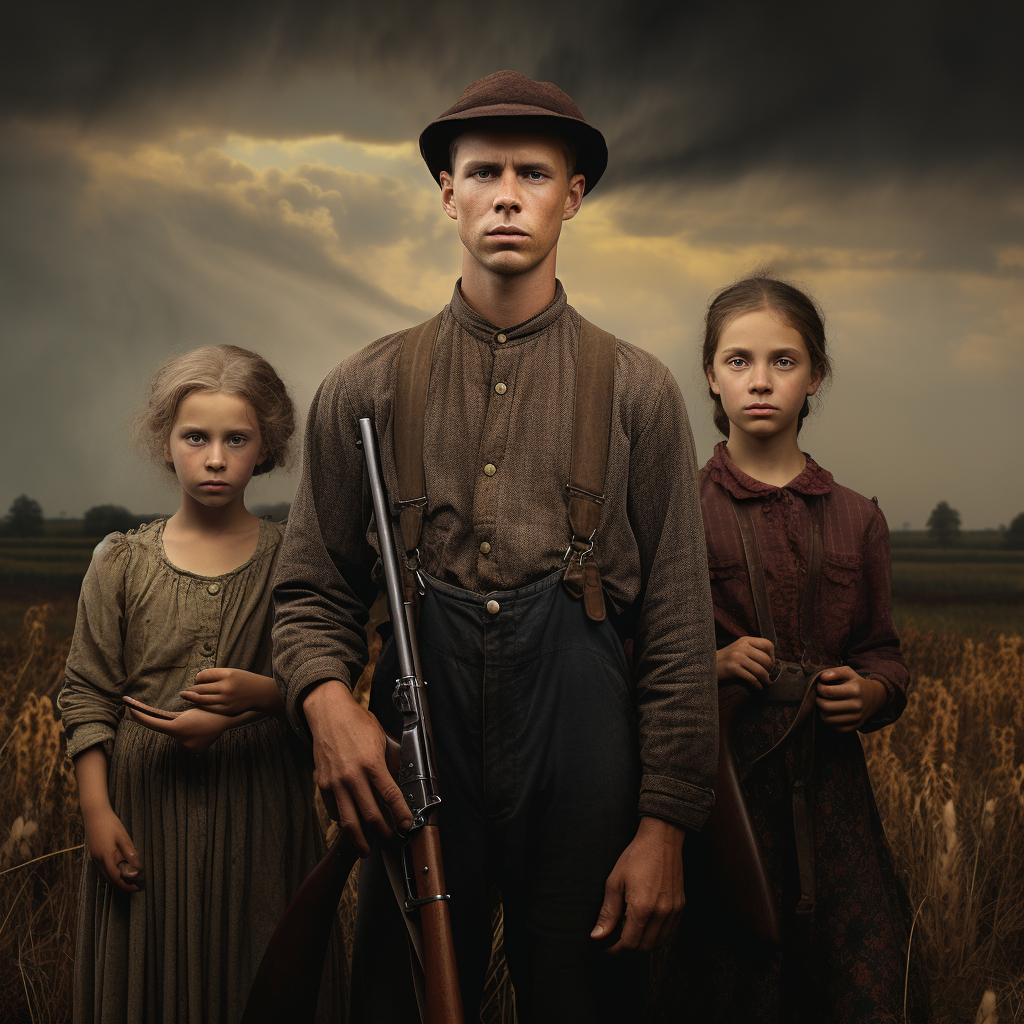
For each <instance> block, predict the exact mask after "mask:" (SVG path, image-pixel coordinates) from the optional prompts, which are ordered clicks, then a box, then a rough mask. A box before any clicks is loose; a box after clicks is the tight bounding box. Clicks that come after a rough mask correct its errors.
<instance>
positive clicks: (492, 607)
mask: <svg viewBox="0 0 1024 1024" xmlns="http://www.w3.org/2000/svg"><path fill="white" fill-rule="evenodd" d="M487 610H488V611H489V612H490V613H491V614H492V615H497V614H498V612H500V611H501V605H500V604H498V602H497V601H488V602H487Z"/></svg>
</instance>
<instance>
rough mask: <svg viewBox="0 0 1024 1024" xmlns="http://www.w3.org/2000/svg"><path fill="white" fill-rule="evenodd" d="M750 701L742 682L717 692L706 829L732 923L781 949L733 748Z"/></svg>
mask: <svg viewBox="0 0 1024 1024" xmlns="http://www.w3.org/2000/svg"><path fill="white" fill-rule="evenodd" d="M748 700H750V691H749V690H748V689H747V687H746V686H743V685H742V684H740V683H736V684H729V685H726V686H721V687H719V689H718V722H719V736H718V781H717V782H716V784H715V806H714V808H713V809H712V811H711V815H710V817H709V818H708V823H707V826H706V830H707V833H708V842H709V845H710V847H711V853H712V864H713V870H714V871H715V873H716V874H717V876H718V877H717V879H716V884H717V886H718V888H719V896H720V899H721V901H722V902H723V903H724V904H725V906H726V908H727V909H728V911H729V913H730V915H731V916H732V918H733V920H734V921H735V923H736V924H738V925H739V926H740V927H741V928H742V929H743V930H744V931H745V932H747V933H748V934H751V935H753V936H756V937H757V938H758V939H762V940H764V941H765V942H768V943H771V944H772V945H780V944H781V942H782V927H781V924H780V921H779V909H778V907H777V906H776V903H775V894H774V892H773V889H772V882H771V878H770V877H769V875H768V866H767V864H765V859H764V852H763V851H762V849H761V842H760V840H759V839H758V837H757V832H756V831H755V830H754V824H753V822H752V821H751V818H750V811H749V809H748V808H747V802H746V796H745V794H744V792H743V782H742V779H741V778H740V769H739V764H738V762H737V760H736V752H735V750H734V748H733V740H732V730H733V725H734V723H735V721H736V718H737V716H738V715H739V713H740V711H741V709H742V708H743V706H744V705H745V704H746V703H747V701H748Z"/></svg>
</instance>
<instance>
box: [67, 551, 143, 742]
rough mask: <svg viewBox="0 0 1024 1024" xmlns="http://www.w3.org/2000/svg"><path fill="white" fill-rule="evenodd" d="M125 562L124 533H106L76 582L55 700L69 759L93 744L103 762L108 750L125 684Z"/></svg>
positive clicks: (129, 555) (115, 726) (116, 723)
mask: <svg viewBox="0 0 1024 1024" xmlns="http://www.w3.org/2000/svg"><path fill="white" fill-rule="evenodd" d="M130 560H131V547H130V545H129V544H128V543H127V542H126V538H125V536H124V534H123V533H112V534H110V535H109V536H108V537H106V538H104V539H103V541H101V542H100V544H98V545H97V547H96V550H95V551H94V552H93V556H92V561H91V562H90V563H89V569H88V571H87V572H86V574H85V579H84V580H83V581H82V592H81V595H80V597H79V599H78V616H77V618H76V619H75V634H74V638H73V640H72V641H71V650H70V652H69V654H68V660H67V665H66V667H65V670H64V686H63V687H62V689H61V691H60V694H59V695H58V697H57V706H58V708H60V713H61V720H62V722H63V723H64V733H65V736H66V737H67V745H68V756H69V757H77V756H78V755H79V754H80V753H82V751H83V750H87V749H88V748H89V747H92V746H95V745H96V744H98V743H99V744H102V745H103V749H104V750H105V751H106V754H107V757H108V758H109V756H110V752H111V749H112V748H113V742H114V733H115V732H116V731H117V726H118V723H119V722H120V720H121V714H122V704H121V694H122V693H123V692H124V687H125V683H126V681H127V679H126V671H125V661H124V625H125V574H126V572H127V569H128V564H129V562H130Z"/></svg>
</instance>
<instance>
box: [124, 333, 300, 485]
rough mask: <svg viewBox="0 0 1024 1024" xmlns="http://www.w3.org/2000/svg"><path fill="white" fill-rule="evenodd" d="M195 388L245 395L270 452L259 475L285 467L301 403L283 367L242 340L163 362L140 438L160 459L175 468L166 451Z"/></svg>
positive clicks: (140, 421)
mask: <svg viewBox="0 0 1024 1024" xmlns="http://www.w3.org/2000/svg"><path fill="white" fill-rule="evenodd" d="M193 391H205V392H209V393H211V394H214V393H217V392H223V393H224V394H228V395H238V397H239V398H243V399H245V401H246V402H248V403H249V405H250V406H251V407H252V410H253V412H254V413H255V414H256V422H257V423H258V424H259V428H260V436H261V439H262V442H263V447H264V450H265V451H266V453H267V454H266V457H265V458H264V460H263V461H262V462H261V463H260V464H259V465H258V466H257V467H256V468H255V469H254V470H253V476H256V475H258V474H260V473H269V472H270V471H271V470H272V469H273V468H274V467H275V466H284V465H285V464H286V462H287V458H288V445H289V441H290V440H291V436H292V433H293V432H294V430H295V407H294V406H293V405H292V400H291V396H290V395H289V394H288V389H287V388H286V387H285V385H284V382H283V381H282V380H281V378H280V377H279V376H278V375H277V371H276V370H275V369H274V368H273V367H272V366H271V365H270V363H268V362H267V361H266V359H264V358H263V356H260V355H257V354H256V353H255V352H250V351H249V350H248V349H244V348H239V347H238V346H237V345H205V346H203V347H202V348H196V349H193V350H192V351H191V352H186V353H184V354H183V355H180V356H174V357H173V358H171V359H168V360H167V361H166V362H165V363H163V364H162V365H161V366H160V368H159V369H158V370H157V371H156V373H154V374H153V379H152V380H151V381H150V384H149V398H148V400H147V402H146V404H145V406H143V408H142V409H141V410H140V412H139V415H138V417H137V420H136V429H137V432H138V437H139V442H140V444H142V445H143V446H144V447H145V449H146V451H147V452H148V453H149V455H150V456H151V457H152V458H153V460H154V461H155V462H158V463H160V464H161V465H164V466H166V467H167V468H168V469H170V470H171V471H172V472H173V470H174V466H173V464H171V463H169V462H167V460H166V458H165V456H164V445H165V444H166V443H167V440H168V439H169V438H170V436H171V427H172V426H173V425H174V418H175V416H177V415H178V407H179V406H180V405H181V403H182V400H183V399H184V398H185V396H186V395H189V394H191V393H192V392H193Z"/></svg>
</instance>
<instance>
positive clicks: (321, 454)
mask: <svg viewBox="0 0 1024 1024" xmlns="http://www.w3.org/2000/svg"><path fill="white" fill-rule="evenodd" d="M343 371H344V364H343V365H342V366H341V367H338V368H337V369H335V370H334V371H333V372H332V373H331V374H330V375H329V376H328V377H327V379H326V380H325V381H324V382H323V384H322V385H321V386H320V389H319V391H318V392H317V394H316V396H315V397H314V399H313V403H312V405H311V406H310V410H309V419H308V420H307V423H306V437H305V444H304V446H303V461H302V479H301V480H300V482H299V488H298V492H297V493H296V495H295V500H294V502H293V504H292V506H291V511H290V512H289V514H288V525H287V529H286V531H285V536H284V540H283V541H282V542H281V552H280V555H279V558H278V563H277V572H276V575H275V577H274V609H275V618H274V627H273V642H274V674H275V676H276V677H277V682H278V687H279V688H280V690H281V696H282V699H283V701H284V705H285V710H286V712H287V715H288V720H289V722H290V723H291V725H292V727H293V728H294V729H295V730H296V731H297V732H299V734H300V735H303V736H306V737H307V738H309V736H310V733H309V727H308V725H307V724H306V719H305V715H303V713H302V702H303V700H305V698H306V695H307V694H308V693H309V691H310V690H311V689H313V688H314V687H315V686H317V685H318V684H320V683H322V682H325V681H327V680H328V679H340V680H341V681H342V682H343V683H345V684H346V685H348V686H349V687H352V686H353V685H354V683H355V681H356V680H357V679H358V678H359V675H360V673H361V672H362V668H363V666H364V665H365V664H366V660H367V655H368V652H367V647H366V632H365V628H364V627H365V625H366V621H367V619H368V618H369V612H368V610H367V609H368V606H369V605H370V604H371V603H372V602H373V599H374V597H375V596H376V586H375V584H374V583H373V582H372V579H371V570H372V568H373V562H374V558H375V555H374V551H373V548H372V547H371V546H370V545H369V544H368V543H367V536H366V531H367V524H368V523H369V520H370V513H369V510H370V508H371V507H372V504H371V498H370V494H369V486H368V484H366V483H365V482H364V479H363V478H364V472H363V456H362V452H361V450H360V449H359V448H358V447H357V441H358V437H359V435H358V426H357V422H356V416H355V414H354V413H353V412H352V410H351V407H350V404H349V402H348V397H347V394H346V389H345V385H344V380H343Z"/></svg>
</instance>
